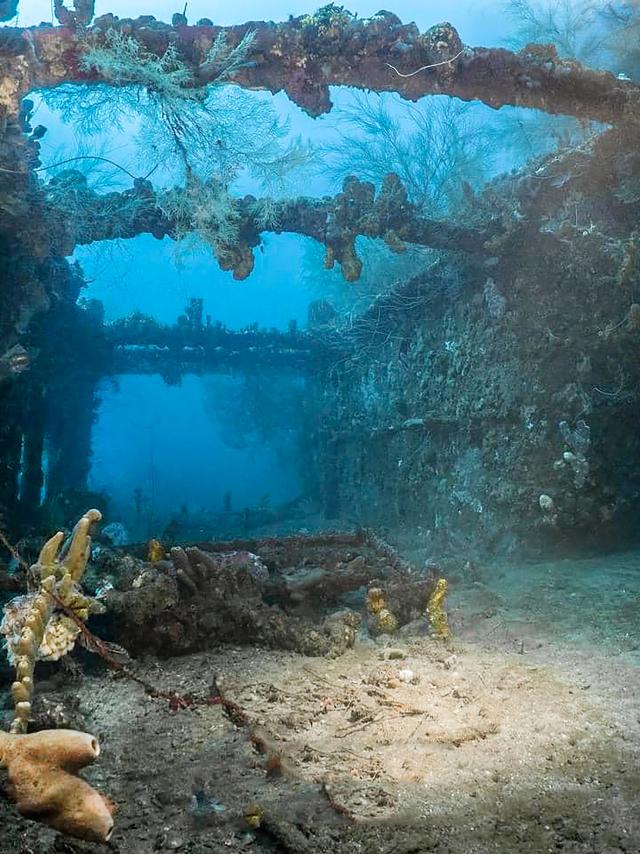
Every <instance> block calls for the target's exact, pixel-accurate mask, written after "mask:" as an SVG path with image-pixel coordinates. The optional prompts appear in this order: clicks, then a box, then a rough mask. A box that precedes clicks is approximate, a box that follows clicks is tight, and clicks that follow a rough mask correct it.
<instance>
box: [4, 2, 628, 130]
mask: <svg viewBox="0 0 640 854" xmlns="http://www.w3.org/2000/svg"><path fill="white" fill-rule="evenodd" d="M183 21H184V17H183V16H181V15H178V16H174V22H175V23H176V26H171V25H169V24H164V23H160V22H158V21H156V20H155V19H154V18H153V17H151V16H144V17H140V18H137V19H135V20H133V19H122V20H120V19H118V18H117V17H115V16H113V15H103V16H102V17H100V18H97V19H96V20H95V22H94V23H93V25H92V26H91V27H90V28H89V29H88V30H87V29H84V28H78V29H73V28H71V27H35V28H32V29H20V28H12V29H10V28H3V30H2V31H1V32H0V109H1V108H2V106H4V107H5V109H8V110H9V111H10V112H13V113H14V114H15V113H16V111H17V97H19V96H20V95H24V94H25V93H26V92H27V91H29V89H31V88H34V87H50V86H57V85H59V84H61V83H69V82H75V83H83V82H84V83H89V82H92V81H96V80H98V79H100V78H99V77H98V76H97V72H95V71H92V72H87V71H84V70H83V69H82V63H81V58H82V52H83V49H84V45H86V43H87V36H89V38H94V39H96V40H97V41H98V42H100V41H101V40H103V39H104V36H105V34H106V32H107V31H108V30H109V29H112V28H114V29H118V30H121V31H123V32H126V33H129V34H131V35H133V36H134V37H135V38H136V39H137V40H138V41H139V42H140V43H141V44H142V45H143V46H144V47H145V48H146V49H147V50H149V51H151V52H153V53H155V54H162V53H163V52H164V50H165V49H166V47H167V45H168V44H169V43H174V44H175V46H176V47H177V49H178V51H179V53H180V55H181V57H182V58H183V59H184V61H185V62H186V64H187V65H188V66H189V68H190V69H191V70H192V72H193V74H194V77H195V85H198V86H204V85H206V84H207V83H208V82H210V81H211V80H213V79H215V77H216V74H217V72H218V69H217V68H216V67H215V66H214V65H212V64H211V63H209V64H207V63H206V62H205V61H204V60H205V57H206V54H207V51H208V49H209V48H210V46H211V44H212V42H213V41H214V40H215V38H216V36H218V34H219V33H220V32H221V31H223V32H224V33H225V35H226V37H227V41H228V44H229V45H230V46H231V47H233V46H235V45H237V44H238V43H239V42H240V40H241V39H242V37H243V35H245V34H246V33H247V32H248V31H251V32H254V33H255V39H254V41H253V44H252V47H251V50H250V54H249V59H250V65H248V66H247V67H245V68H243V69H241V70H240V71H239V72H238V73H237V74H236V75H235V77H234V80H235V82H237V83H238V84H240V85H241V86H245V87H248V88H251V89H268V90H269V91H271V92H274V93H275V92H279V91H284V92H286V93H287V95H288V96H289V97H290V98H291V99H292V100H293V101H294V102H295V103H296V104H299V105H300V106H301V107H302V108H303V109H304V110H306V111H307V112H308V113H309V114H311V115H313V116H317V115H319V114H321V113H324V112H327V111H328V110H330V109H331V100H330V97H329V87H330V86H354V87H357V88H360V89H372V90H375V91H377V92H398V93H399V94H400V95H401V96H402V97H403V98H407V99H410V100H416V99H418V98H420V97H422V96H423V95H429V94H443V93H444V94H448V95H455V96H456V97H458V98H461V99H463V100H465V101H471V100H480V101H484V102H485V103H486V104H488V105H490V106H491V107H495V108H498V107H502V106H504V105H507V104H509V105H518V106H524V107H533V108H536V109H540V110H545V111H546V112H549V113H563V114H567V115H572V116H576V117H578V118H581V119H593V120H596V121H599V122H606V123H615V122H619V121H621V120H623V119H624V118H625V117H627V116H628V115H629V114H630V113H633V114H636V115H637V113H638V103H639V96H640V87H639V86H638V85H637V84H634V83H631V82H629V81H624V80H618V79H617V78H616V77H615V76H614V75H613V74H610V73H607V72H602V71H594V70H591V69H588V68H585V67H583V66H581V65H580V64H579V63H577V62H573V61H569V60H561V59H559V58H558V56H557V54H556V52H555V50H554V48H553V47H551V46H528V47H527V48H525V49H524V50H522V51H521V52H519V53H513V52H511V51H508V50H504V49H501V48H492V49H489V48H484V47H476V48H467V47H465V46H464V45H463V44H462V42H461V40H460V37H459V35H458V33H457V31H456V30H455V28H454V27H453V26H451V24H440V25H438V26H435V27H431V29H429V30H427V31H426V32H424V33H421V32H420V31H419V29H418V27H417V26H416V25H415V24H403V23H402V22H401V21H400V19H399V18H397V17H396V16H395V15H394V14H392V13H389V12H380V13H379V14H377V15H374V16H373V17H372V18H368V19H360V18H356V17H355V16H353V15H351V14H350V13H348V12H346V11H343V10H342V9H340V8H339V7H335V6H328V7H325V8H324V9H321V10H320V11H318V12H316V13H315V14H313V15H303V16H300V17H297V18H293V17H292V18H290V19H289V20H288V21H285V22H282V23H273V22H268V21H267V22H265V21H258V22H249V23H246V24H242V25H239V26H233V27H226V28H221V27H217V26H214V25H213V24H212V23H211V22H210V21H208V20H203V21H200V22H198V24H197V25H194V26H187V25H186V24H184V23H182V22H183ZM2 78H4V80H3V79H2Z"/></svg>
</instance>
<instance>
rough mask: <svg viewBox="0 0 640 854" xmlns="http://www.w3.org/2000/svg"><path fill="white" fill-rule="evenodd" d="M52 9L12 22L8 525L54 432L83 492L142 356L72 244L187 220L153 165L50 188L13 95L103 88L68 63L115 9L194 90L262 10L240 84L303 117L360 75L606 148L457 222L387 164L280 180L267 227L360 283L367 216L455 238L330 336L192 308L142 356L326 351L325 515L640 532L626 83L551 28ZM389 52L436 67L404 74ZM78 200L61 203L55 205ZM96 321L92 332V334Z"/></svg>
mask: <svg viewBox="0 0 640 854" xmlns="http://www.w3.org/2000/svg"><path fill="white" fill-rule="evenodd" d="M11 8H12V7H11V4H9V8H8V9H7V11H6V14H7V15H9V14H11ZM56 9H57V13H58V16H59V20H60V21H61V22H63V25H62V26H59V27H49V26H40V27H34V28H27V29H21V28H15V27H10V26H8V27H3V28H2V30H1V31H0V114H1V116H2V137H1V139H0V158H1V162H2V172H0V181H1V182H2V205H1V206H0V270H1V278H2V282H3V288H2V291H1V293H0V306H1V311H2V327H1V329H0V407H1V408H2V415H3V417H2V425H3V427H2V432H1V434H0V446H1V447H0V466H1V467H2V478H1V479H0V513H2V518H3V519H4V520H5V526H6V527H7V528H8V531H9V533H10V534H11V533H12V532H13V531H15V530H17V528H18V527H19V525H18V524H17V523H18V520H19V522H20V524H21V525H24V523H25V521H26V520H27V519H29V520H31V519H37V518H38V506H39V503H40V497H41V494H42V477H43V475H42V457H43V447H44V445H45V444H46V445H47V447H48V448H49V451H48V455H49V458H50V471H49V479H50V488H49V489H48V492H49V494H51V495H53V494H55V495H57V496H58V497H60V496H64V494H65V493H66V492H73V493H75V494H77V493H82V491H83V490H84V489H86V476H87V471H88V466H89V455H90V425H91V421H92V418H93V412H94V408H95V387H96V384H97V382H98V380H99V378H100V377H101V376H109V375H113V374H114V373H117V372H118V371H123V372H127V371H129V370H131V366H132V363H133V362H134V359H133V358H129V357H127V355H126V352H127V347H128V345H135V342H134V341H127V334H128V333H127V330H126V329H125V328H124V327H123V328H121V329H120V330H115V329H108V328H104V329H102V330H101V331H98V332H97V326H100V321H99V320H98V319H97V318H96V317H94V316H92V315H91V312H86V311H81V310H80V309H78V308H76V306H75V299H76V297H77V295H78V291H79V288H80V286H81V284H82V283H81V281H80V280H79V278H78V273H77V271H76V269H75V268H74V267H73V266H71V265H70V264H69V262H68V261H67V260H66V258H67V256H68V255H69V254H70V253H71V252H72V251H73V248H74V246H76V245H78V244H80V243H87V242H93V241H98V240H105V239H111V238H125V239H126V238H131V237H134V236H136V235H137V234H141V233H150V234H152V235H154V236H156V237H158V238H162V237H164V236H170V237H171V236H174V235H175V233H176V223H175V222H174V221H172V220H171V217H170V216H167V214H166V212H164V209H162V208H161V207H160V206H158V205H157V204H156V199H157V194H156V191H155V190H154V188H153V185H152V184H151V182H150V181H149V180H142V179H141V180H136V181H135V182H134V183H133V186H132V187H131V189H130V190H127V191H125V192H122V193H108V194H106V195H103V196H101V195H99V194H97V193H95V192H94V191H92V190H91V189H89V188H88V187H87V185H86V182H85V181H84V178H83V177H82V176H81V175H79V174H78V173H74V172H73V171H70V172H68V173H65V175H64V176H61V177H59V178H55V179H53V181H54V182H57V186H56V198H57V201H58V204H57V205H56V206H55V207H54V206H52V205H51V204H50V200H49V198H48V196H47V193H46V192H45V190H44V189H43V186H42V185H41V184H40V182H39V181H38V179H37V172H36V171H35V170H37V169H38V167H39V160H38V150H39V148H38V142H37V139H36V138H35V136H37V135H35V134H32V135H29V134H28V133H26V132H25V131H27V132H28V131H29V129H30V126H29V116H28V105H27V106H26V107H25V106H24V104H26V102H23V100H22V99H23V98H24V96H26V95H27V94H28V93H29V91H30V90H32V89H33V88H37V87H52V86H57V85H60V84H62V83H73V84H77V85H79V86H82V85H90V84H92V83H95V82H99V78H98V76H97V72H96V71H95V70H94V71H92V72H88V71H86V70H83V69H82V65H81V63H80V62H79V61H78V57H79V55H80V53H81V51H82V49H83V47H82V45H83V44H84V41H83V39H84V38H85V35H86V33H87V32H89V33H90V35H91V38H92V39H93V40H95V41H97V42H98V43H99V42H100V40H101V39H105V38H106V37H107V33H109V32H110V31H113V30H114V29H116V30H120V31H122V32H123V33H127V34H131V35H133V36H134V37H135V38H136V40H138V41H139V42H140V43H141V44H142V45H144V46H145V47H146V48H148V49H149V50H150V51H153V52H155V53H156V54H158V53H162V51H163V50H164V49H166V47H167V45H169V44H173V45H175V48H176V49H177V50H178V51H179V52H180V56H181V57H182V58H183V60H184V62H185V63H186V64H187V66H189V67H190V68H191V69H193V73H194V78H193V79H194V85H201V86H205V85H206V84H207V83H208V80H209V77H208V72H207V69H206V67H204V66H203V65H202V63H201V61H200V60H201V58H202V55H203V54H204V53H206V51H207V48H208V47H209V46H210V45H211V44H212V42H213V40H215V38H216V37H217V36H218V35H219V34H220V33H221V32H224V34H225V36H226V38H227V39H228V41H229V44H230V46H234V45H236V44H238V43H239V42H240V41H241V39H242V37H243V35H245V34H246V33H247V31H248V30H251V32H253V33H254V34H255V36H254V40H253V42H252V44H251V49H250V51H251V54H250V57H249V59H250V60H251V62H250V63H248V64H247V65H246V66H243V67H242V68H240V69H239V70H238V71H237V73H236V74H235V75H234V82H235V83H236V84H238V85H240V86H245V87H250V88H256V89H257V88H261V89H265V88H266V89H269V90H270V91H272V92H278V91H280V90H283V91H285V92H286V93H287V95H288V96H289V97H290V98H291V99H292V100H293V101H294V102H295V103H297V104H299V105H300V106H301V107H302V108H303V109H305V110H306V111H307V112H309V113H310V114H311V115H318V114H320V113H322V112H325V111H327V110H329V109H330V108H331V101H330V98H329V86H331V85H348V86H356V87H367V88H370V89H373V90H376V91H396V92H398V93H399V94H400V95H401V96H402V97H404V98H407V99H417V98H419V97H422V96H424V95H428V94H432V93H446V94H450V95H453V96H456V97H459V98H463V99H479V100H481V101H484V102H485V103H486V104H489V105H490V106H492V107H495V108H498V107H500V106H502V105H508V104H511V105H520V106H527V107H531V108H536V109H542V110H546V111H548V112H550V113H558V114H566V115H570V116H574V117H578V118H579V119H584V120H595V121H597V122H600V123H604V124H605V125H606V127H605V129H604V130H602V131H601V132H600V133H599V134H596V135H594V137H593V138H592V140H591V142H589V143H587V144H583V145H581V146H580V147H578V148H575V149H570V150H566V151H564V152H561V153H558V154H556V155H553V156H549V157H547V158H546V159H544V160H542V161H540V162H537V163H536V164H534V165H532V166H531V168H530V169H529V168H526V169H523V170H522V171H521V172H520V173H518V174H514V175H510V176H506V177H504V178H501V179H498V180H496V181H494V182H493V183H492V184H491V185H490V186H489V187H487V189H486V190H485V191H484V192H483V193H481V194H480V195H478V196H477V197H475V198H469V200H468V206H467V216H466V222H465V221H463V220H464V219H465V218H464V217H459V218H458V221H457V222H455V223H454V222H447V221H435V220H431V219H429V218H427V217H425V216H424V215H423V214H422V213H421V212H420V211H418V210H417V209H416V208H415V206H414V205H412V204H411V202H410V201H409V199H408V198H407V194H406V192H405V190H404V188H403V187H402V185H401V183H400V181H399V180H398V179H397V178H396V177H395V176H393V175H391V176H389V177H388V179H387V180H386V181H385V183H384V185H383V186H382V187H381V188H380V189H379V191H378V192H376V191H375V189H374V188H373V187H372V186H371V185H370V184H368V183H367V182H362V181H359V180H358V178H357V177H354V178H350V179H347V181H345V184H344V187H343V191H342V192H341V193H339V194H338V195H337V196H336V197H335V198H324V199H314V198H304V197H301V198H297V199H293V200H282V201H278V200H273V205H274V206H275V207H276V208H277V210H278V215H277V217H274V221H275V222H277V226H275V225H274V226H271V228H272V229H273V230H276V231H278V232H283V231H288V232H290V233H296V234H300V235H305V236H308V237H311V238H312V239H314V240H316V241H318V242H320V243H321V244H323V245H324V246H325V250H326V258H325V260H326V264H327V265H328V266H333V265H334V264H338V265H340V267H341V269H342V272H343V275H344V278H345V279H346V280H347V281H354V280H356V279H357V278H358V277H359V275H360V272H361V268H362V262H361V260H360V258H359V257H358V253H357V250H356V239H357V238H358V236H366V237H375V238H380V239H382V240H383V241H385V242H386V244H387V245H388V246H389V247H390V248H391V249H392V250H394V251H402V250H403V249H404V248H405V247H406V246H407V245H417V246H425V247H431V248H434V249H436V250H439V252H440V255H439V260H437V261H436V262H435V263H434V265H433V267H432V268H431V271H430V272H429V273H428V274H425V275H423V276H421V277H418V279H417V280H413V281H410V282H407V283H404V284H402V283H401V284H399V285H397V287H396V288H395V289H394V291H393V292H392V293H390V294H386V295H382V296H380V297H379V298H378V299H377V300H376V301H375V302H374V303H373V304H372V306H371V307H370V308H369V310H368V311H367V312H366V313H365V314H364V315H363V316H362V317H360V318H359V319H358V320H357V321H356V322H355V323H354V324H353V326H352V328H351V329H349V330H348V331H347V332H345V333H343V334H341V335H337V334H336V335H334V334H333V333H332V334H331V335H330V336H329V338H330V339H331V340H330V341H327V336H326V335H325V334H324V333H323V332H322V331H321V332H320V333H318V332H317V331H316V332H313V331H312V332H307V333H299V332H297V331H294V332H293V333H292V334H291V335H290V336H287V335H284V336H282V337H281V339H280V340H279V341H278V340H277V339H278V336H274V334H272V333H267V334H260V335H256V334H255V333H253V338H252V337H251V335H250V336H249V337H240V336H238V335H235V336H234V335H232V334H229V335H227V334H226V333H223V332H222V331H221V330H219V329H215V328H214V329H213V330H212V329H203V330H194V329H192V330H191V331H189V329H188V328H185V327H184V326H182V327H181V328H180V329H178V328H176V329H174V330H170V329H166V330H164V331H160V330H156V333H155V340H154V341H149V342H147V344H145V347H146V350H144V348H142V349H143V350H144V353H143V352H142V350H141V349H140V346H139V345H135V346H138V352H137V356H136V358H137V359H138V360H139V364H143V365H144V368H143V370H144V371H152V370H155V371H157V372H158V373H160V374H162V375H163V376H165V377H167V378H177V377H179V376H180V375H181V374H183V373H184V372H185V371H186V370H188V369H191V368H193V370H197V371H206V370H218V369H220V368H221V366H224V364H227V365H229V364H230V363H229V361H228V360H227V356H228V357H229V359H230V360H231V363H234V362H235V363H236V364H237V365H240V366H241V364H242V362H243V360H244V359H245V357H244V356H240V355H239V354H240V353H241V352H245V351H251V354H252V355H251V356H250V359H249V360H250V361H251V360H253V359H255V362H256V363H260V361H261V353H264V359H265V361H266V363H267V364H272V365H273V367H274V368H275V367H276V364H275V363H277V364H278V365H281V366H283V367H284V366H285V365H286V364H287V362H289V364H290V366H291V367H294V368H296V369H298V368H301V366H302V362H307V363H308V362H309V361H310V360H311V361H314V363H315V366H316V368H317V367H319V366H321V367H322V369H321V370H317V369H315V368H314V372H313V375H314V378H315V379H314V382H313V383H312V384H310V386H309V395H314V396H315V401H316V404H317V407H318V408H319V409H321V410H322V411H323V413H326V415H325V416H323V419H322V423H321V424H320V423H318V422H316V423H315V424H314V425H311V426H309V425H305V429H308V430H309V433H310V435H309V436H308V437H307V439H308V441H307V445H308V448H309V459H308V461H307V465H306V469H307V470H308V471H311V472H313V473H314V482H315V486H314V490H315V497H316V498H318V499H319V500H320V501H321V503H322V505H323V506H324V507H325V509H326V511H327V513H328V514H329V515H330V516H333V517H338V516H340V514H341V512H342V511H343V510H344V509H346V508H349V510H350V512H351V513H352V515H354V517H355V520H356V521H358V522H360V523H362V524H370V523H377V522H379V521H380V520H381V518H382V516H383V515H384V517H385V518H386V520H388V521H390V523H391V524H393V523H398V524H408V525H414V526H416V525H417V526H420V528H421V530H422V531H424V532H426V533H427V535H428V536H429V537H430V538H432V542H434V544H435V545H436V546H437V547H438V548H441V547H452V548H454V549H455V548H458V547H463V548H464V547H466V546H468V545H472V546H473V547H475V548H481V549H488V550H490V551H491V550H503V549H505V548H507V549H517V548H525V549H526V548H532V549H533V550H537V551H540V550H543V551H544V550H545V549H549V548H553V547H557V546H561V545H563V544H569V546H571V547H573V546H575V544H576V543H577V542H578V541H580V542H585V541H587V542H590V543H591V544H592V543H593V542H594V541H595V540H596V539H597V541H599V542H600V543H602V544H605V543H616V544H621V543H623V542H629V541H631V540H632V539H633V538H634V532H635V531H637V530H638V526H637V518H638V509H639V504H638V490H639V488H640V456H639V454H638V453H637V451H638V436H637V431H636V429H635V425H636V420H637V406H638V367H637V365H638V360H637V358H636V356H637V347H638V325H639V320H638V318H639V309H638V304H639V301H640V294H639V293H638V260H637V259H638V238H637V231H636V228H637V214H638V205H639V203H640V202H639V199H638V194H637V192H634V187H635V186H636V183H637V180H638V178H637V175H638V165H639V164H638V155H637V150H638V146H637V144H636V143H637V136H638V98H639V96H640V87H639V86H638V85H637V84H635V83H633V82H630V81H626V80H620V79H618V78H617V77H615V76H614V75H612V74H610V73H607V72H602V71H594V70H590V69H587V68H584V67H582V66H580V65H579V64H578V63H576V62H573V61H566V60H561V59H559V58H558V56H557V55H556V54H555V51H554V49H553V48H552V47H549V46H543V47H541V46H528V47H527V48H525V49H524V50H523V51H521V52H519V53H513V52H510V51H507V50H503V49H487V48H469V47H466V46H464V45H462V43H461V41H460V38H459V36H458V34H457V32H456V30H455V29H454V27H453V26H451V25H449V24H446V25H444V24H443V25H438V26H436V27H433V28H432V29H430V30H427V31H426V32H425V33H420V32H419V30H418V29H417V28H416V26H415V25H413V24H406V25H405V24H402V23H401V22H400V21H399V20H398V19H397V18H396V16H394V15H392V14H390V13H380V14H379V15H376V16H374V17H373V18H371V19H368V20H360V19H357V18H354V17H352V16H349V15H348V14H346V13H344V14H343V15H341V16H340V15H338V16H337V17H336V16H333V17H329V19H327V20H325V18H326V15H325V16H323V15H322V13H318V14H317V15H315V16H303V17H300V18H291V19H290V20H289V21H287V22H284V23H279V24H274V23H269V22H267V23H265V22H251V23H249V24H245V25H242V26H236V27H228V28H220V27H216V26H214V25H212V24H211V23H210V22H208V21H201V22H199V23H198V24H197V25H194V26H190V25H187V24H186V23H185V22H184V20H182V19H181V18H180V17H179V16H178V18H177V19H176V21H175V22H174V23H175V25H168V24H164V23H161V22H158V21H156V20H155V19H153V18H151V17H149V16H147V17H142V18H138V19H122V20H120V19H117V18H115V17H114V16H112V15H106V16H102V17H101V18H97V19H95V20H94V21H93V22H92V23H86V22H87V21H91V4H90V3H76V4H75V6H74V10H71V11H70V10H65V9H64V7H63V5H62V4H60V3H59V4H57V6H56ZM391 66H393V68H398V67H401V68H402V69H405V70H410V69H424V70H422V71H421V72H420V73H418V74H412V75H411V76H409V77H407V76H401V75H399V74H398V73H396V71H394V70H393V68H392V67H391ZM427 66H433V67H427ZM209 72H210V74H213V73H214V72H213V71H212V70H209ZM175 192H177V193H179V192H180V190H176V191H175ZM65 194H66V195H67V196H68V199H69V204H68V205H67V206H65V205H60V204H59V201H60V199H61V198H64V197H65ZM235 206H236V210H235V212H234V216H235V217H236V218H237V220H238V222H239V223H240V226H239V228H238V239H237V241H236V242H234V244H233V245H225V244H223V243H218V244H216V246H215V247H214V252H215V253H216V255H217V259H218V262H219V263H220V266H221V267H223V268H224V269H229V270H232V271H233V274H234V276H235V277H236V278H244V277H246V276H248V275H249V274H250V272H251V269H252V266H253V252H254V249H255V247H256V246H258V245H259V244H260V241H261V234H262V233H263V232H264V230H265V226H264V224H262V223H261V220H260V217H259V215H258V212H257V210H256V201H255V199H253V198H252V197H245V198H244V199H238V200H236V202H235ZM65 211H66V213H65ZM70 212H74V213H73V215H71V213H70ZM183 227H184V224H181V228H183ZM68 324H70V325H71V326H72V327H73V328H75V329H76V334H75V336H72V337H73V339H74V344H73V346H70V342H69V335H68V334H63V330H64V329H65V327H66V328H67V329H68ZM88 327H90V329H89V330H88ZM129 331H131V330H129ZM96 332H97V334H96ZM136 334H138V333H136ZM118 335H123V336H124V338H123V339H122V340H121V341H117V337H118ZM87 336H89V338H91V339H92V341H93V340H95V341H96V342H97V343H96V345H95V347H93V344H92V347H89V346H86V347H83V344H82V342H83V340H85V343H87V344H88V343H89V341H88V338H87ZM190 336H191V337H190ZM218 338H220V341H218V340H217V339H218ZM191 339H193V340H191ZM223 339H224V340H223ZM254 339H255V340H254ZM147 345H148V346H147ZM210 345H211V347H214V348H216V355H215V356H214V355H212V353H211V352H210V349H211V347H210ZM245 345H246V346H245ZM219 347H222V350H220V349H219ZM154 348H155V349H154ZM158 348H159V349H158ZM193 348H195V349H193ZM203 348H204V349H203ZM263 348H264V349H263ZM201 350H202V352H200V351H201ZM80 352H82V358H80V355H79V354H80ZM198 353H200V355H197V354H198ZM89 354H90V355H89ZM130 355H131V353H130ZM87 356H89V357H88V358H87ZM222 369H224V367H222ZM302 370H304V368H303V367H302ZM328 377H330V378H331V380H330V381H327V378H328ZM61 384H66V385H67V386H68V385H69V384H71V385H73V387H74V389H75V394H74V397H73V401H68V402H67V404H66V406H65V407H60V406H59V405H58V401H59V400H60V386H61ZM72 448H73V454H72V453H71V449H72ZM45 500H46V498H45ZM79 509H80V508H79V507H74V508H73V510H74V511H78V510H79ZM70 512H72V511H71V510H70ZM585 538H586V540H585Z"/></svg>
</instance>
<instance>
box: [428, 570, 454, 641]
mask: <svg viewBox="0 0 640 854" xmlns="http://www.w3.org/2000/svg"><path fill="white" fill-rule="evenodd" d="M447 587H448V585H447V580H446V579H445V578H439V579H438V580H437V581H436V584H435V587H434V588H433V592H432V593H431V595H430V596H429V599H428V601H427V616H428V617H429V624H430V625H431V631H432V633H433V635H434V637H436V638H439V639H440V640H448V639H449V638H450V637H451V630H450V629H449V619H448V617H447V612H446V611H445V609H444V600H445V597H446V595H447Z"/></svg>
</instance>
